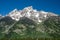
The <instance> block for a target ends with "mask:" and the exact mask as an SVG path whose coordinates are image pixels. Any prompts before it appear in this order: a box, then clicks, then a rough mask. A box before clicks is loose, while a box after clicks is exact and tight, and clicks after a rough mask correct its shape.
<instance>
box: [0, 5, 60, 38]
mask: <svg viewBox="0 0 60 40" xmlns="http://www.w3.org/2000/svg"><path fill="white" fill-rule="evenodd" d="M0 35H1V36H0V39H4V38H8V39H19V38H58V37H60V16H59V15H57V14H54V13H51V12H44V11H37V10H35V9H33V8H32V6H30V7H26V8H24V9H23V10H17V9H14V10H13V11H11V12H10V13H9V14H8V15H6V16H4V17H3V16H0Z"/></svg>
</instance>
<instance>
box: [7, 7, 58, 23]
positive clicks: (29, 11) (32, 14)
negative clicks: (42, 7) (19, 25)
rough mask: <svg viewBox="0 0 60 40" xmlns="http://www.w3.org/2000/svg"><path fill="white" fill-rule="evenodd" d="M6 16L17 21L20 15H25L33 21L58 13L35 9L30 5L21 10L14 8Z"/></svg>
mask: <svg viewBox="0 0 60 40" xmlns="http://www.w3.org/2000/svg"><path fill="white" fill-rule="evenodd" d="M7 16H9V17H11V18H12V19H14V20H16V21H19V19H20V18H21V17H27V18H29V19H31V20H34V21H35V22H42V21H43V20H45V19H46V18H48V17H50V16H58V15H57V14H54V13H51V12H44V11H37V10H36V9H33V7H32V6H30V7H25V8H24V9H23V10H17V9H14V10H13V11H11V12H10V13H9V14H8V15H7Z"/></svg>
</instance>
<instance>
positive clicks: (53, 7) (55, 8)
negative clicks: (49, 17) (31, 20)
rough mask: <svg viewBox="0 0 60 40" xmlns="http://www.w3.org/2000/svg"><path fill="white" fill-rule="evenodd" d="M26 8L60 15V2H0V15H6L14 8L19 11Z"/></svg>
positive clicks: (19, 0) (29, 0)
mask: <svg viewBox="0 0 60 40" xmlns="http://www.w3.org/2000/svg"><path fill="white" fill-rule="evenodd" d="M28 6H33V8H34V9H37V10H44V11H47V12H53V13H56V14H60V0H0V14H2V15H6V14H8V13H9V12H10V11H12V10H14V9H15V8H17V9H18V10H19V9H23V8H24V7H28Z"/></svg>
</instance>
